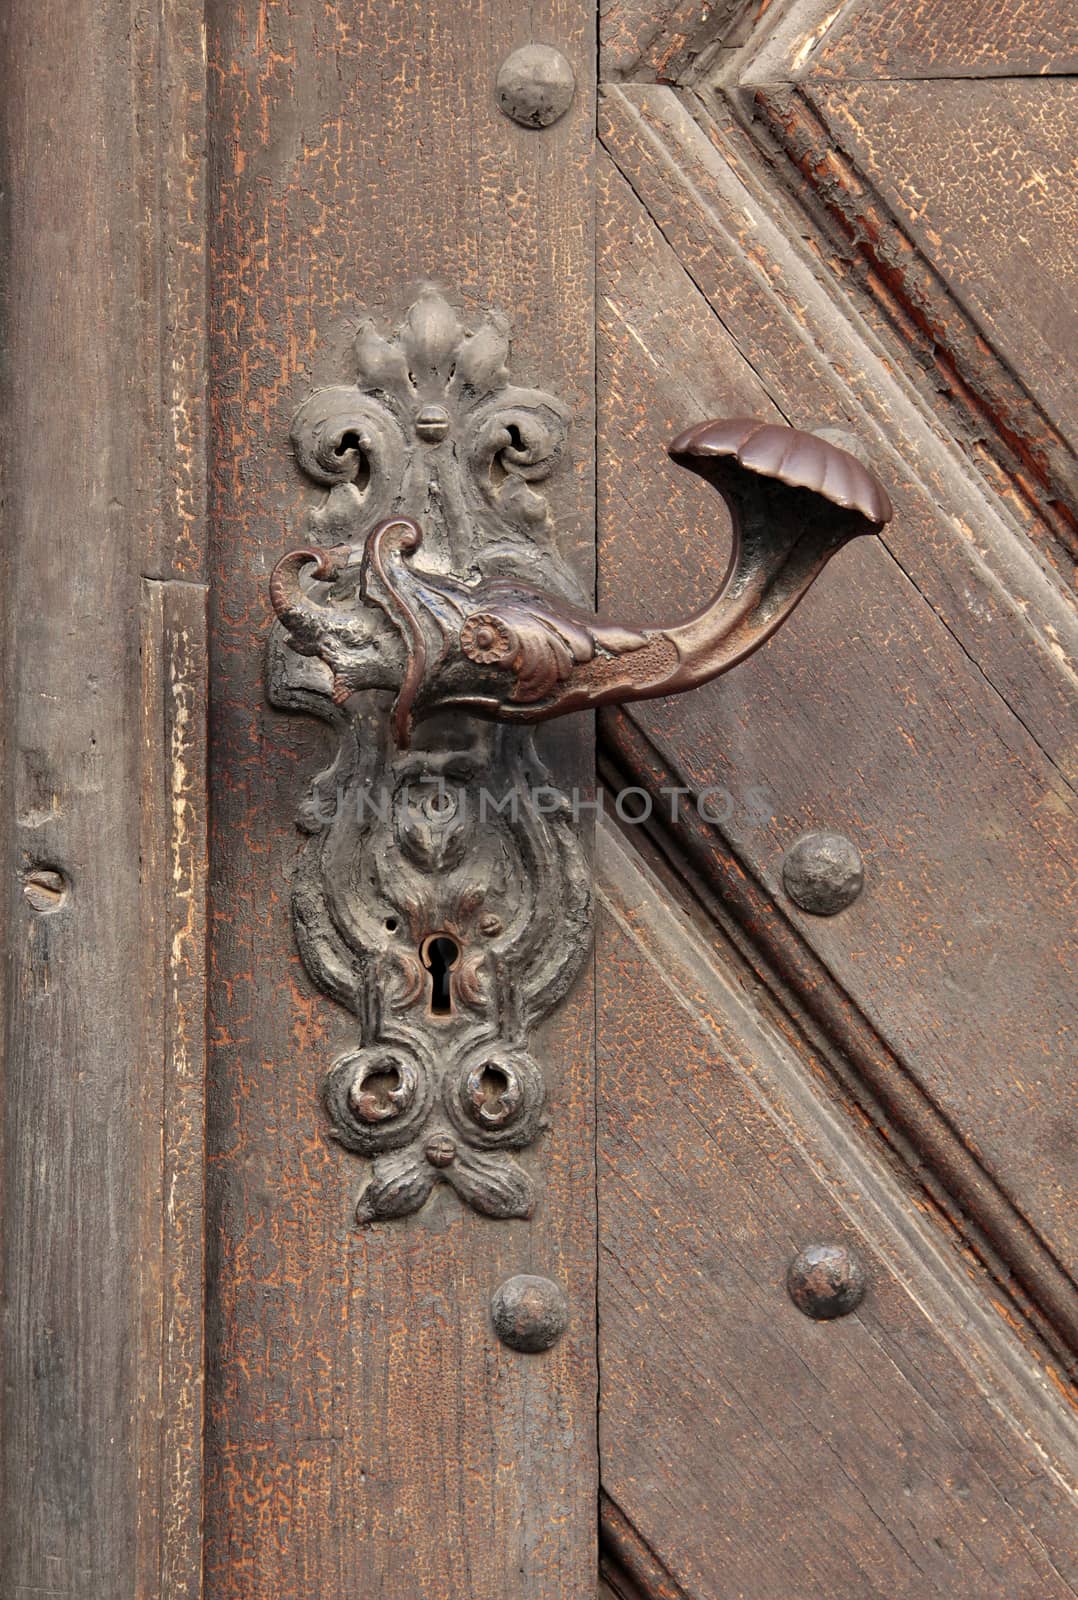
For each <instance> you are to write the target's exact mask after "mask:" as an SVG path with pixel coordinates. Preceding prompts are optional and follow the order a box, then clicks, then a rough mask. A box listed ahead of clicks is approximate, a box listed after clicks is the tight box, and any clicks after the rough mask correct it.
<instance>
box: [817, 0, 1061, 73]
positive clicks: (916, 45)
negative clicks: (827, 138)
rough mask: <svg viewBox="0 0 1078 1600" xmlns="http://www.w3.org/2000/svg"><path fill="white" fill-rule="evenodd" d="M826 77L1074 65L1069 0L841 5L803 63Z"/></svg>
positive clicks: (1049, 69) (900, 0) (1048, 69)
mask: <svg viewBox="0 0 1078 1600" xmlns="http://www.w3.org/2000/svg"><path fill="white" fill-rule="evenodd" d="M803 70H804V71H805V72H806V73H808V74H810V75H811V76H813V77H817V76H822V77H833V78H982V77H983V78H1012V77H1013V78H1033V77H1040V76H1046V75H1051V76H1057V75H1059V76H1062V75H1064V74H1067V73H1074V72H1076V71H1078V18H1076V17H1075V13H1074V7H1073V6H1072V5H1070V4H1069V3H1068V0H1013V3H1011V4H1008V5H1006V6H1000V7H989V8H984V9H974V8H973V7H972V6H970V5H969V3H968V0H915V3H914V4H912V5H911V4H909V0H864V3H863V4H860V5H854V6H845V7H843V9H842V13H841V15H840V16H839V17H838V18H837V19H836V20H835V23H834V25H833V26H832V27H831V28H829V29H827V31H826V32H825V33H824V35H823V37H822V38H821V39H820V42H819V44H818V45H817V47H816V49H815V50H814V51H813V52H812V54H811V55H810V56H809V58H808V60H807V61H806V63H805V67H804V69H803Z"/></svg>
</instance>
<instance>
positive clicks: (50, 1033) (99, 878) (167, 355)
mask: <svg viewBox="0 0 1078 1600" xmlns="http://www.w3.org/2000/svg"><path fill="white" fill-rule="evenodd" d="M200 9H201V8H200V7H197V6H195V5H194V4H191V5H188V4H186V3H184V0H180V3H177V4H174V5H170V6H169V7H168V8H167V14H166V13H162V14H161V15H160V16H159V15H158V14H157V13H156V12H153V13H147V12H145V11H144V10H142V11H140V10H138V9H137V8H135V7H133V6H132V7H129V6H125V5H120V6H101V5H99V4H96V3H91V0H86V3H81V0H76V3H74V4H63V5H61V4H54V3H51V0H45V3H35V4H33V5H30V4H23V3H22V0H13V3H12V4H9V5H7V6H5V7H4V8H3V14H2V16H0V35H2V43H0V59H2V66H0V108H2V109H0V116H2V119H3V134H2V136H0V145H2V149H3V165H4V173H3V181H2V190H3V196H4V198H3V208H4V217H5V229H4V243H3V251H2V274H3V322H4V360H3V377H2V411H3V426H2V428H0V452H2V456H3V461H2V478H3V485H4V513H3V516H4V526H3V555H2V558H0V559H2V561H3V577H4V581H3V609H4V619H3V629H4V634H3V641H4V643H3V647H4V667H3V741H2V744H3V759H2V763H0V765H2V771H3V779H2V784H3V840H4V856H3V860H4V867H3V882H4V894H5V901H4V904H5V914H4V932H5V961H4V964H3V969H2V970H3V973H4V982H5V989H6V992H5V994H4V996H3V1001H4V1017H5V1032H4V1065H3V1079H2V1091H0V1092H2V1107H0V1124H2V1128H3V1143H4V1152H3V1204H2V1215H3V1293H4V1303H3V1304H4V1320H3V1334H2V1339H3V1349H2V1363H3V1409H4V1417H3V1428H2V1435H3V1445H2V1453H3V1474H2V1478H3V1505H2V1518H0V1593H2V1594H3V1595H4V1596H5V1600H7V1597H11V1600H26V1597H38V1596H49V1595H58V1596H59V1595H62V1596H64V1597H65V1600H103V1597H105V1596H108V1597H109V1600H113V1597H115V1600H126V1597H135V1596H138V1597H139V1600H149V1597H150V1596H153V1597H155V1600H156V1597H164V1596H168V1597H170V1600H179V1597H181V1596H183V1597H188V1596H191V1595H194V1594H197V1592H198V1587H199V1562H198V1551H197V1527H198V1515H199V1510H198V1490H199V1484H198V1476H197V1447H198V1436H199V1433H200V1428H201V1417H200V1407H199V1403H198V1392H197V1385H198V1364H199V1363H198V1342H199V1336H200V1303H201V1279H200V1270H199V1268H200V1258H201V1241H202V1229H201V1222H200V1219H199V1216H198V1208H197V1192H198V1189H199V1188H200V1185H201V1156H200V1151H201V1129H200V1126H199V1122H198V1096H199V1094H200V1093H201V1076H202V1072H201V1060H200V1055H199V1049H200V1044H199V1041H200V1037H201V1027H202V1006H201V1000H200V996H199V989H200V960H201V957H200V933H199V907H198V895H199V892H200V891H199V885H200V884H201V883H202V881H203V878H204V860H203V859H202V852H201V848H200V829H201V828H202V827H204V804H203V800H202V797H201V795H200V785H201V765H200V763H201V753H200V752H201V748H202V740H201V735H200V727H201V721H202V718H203V715H204V708H205V698H206V695H205V669H206V655H205V640H204V637H203V634H202V630H201V629H200V626H199V622H200V617H201V614H202V611H203V610H204V590H203V588H202V587H201V582H200V580H201V577H202V551H201V539H202V531H203V530H202V520H201V517H202V504H201V498H202V487H201V486H202V482H203V479H204V464H203V458H202V454H201V443H202V441H201V432H200V409H199V395H200V385H201V381H202V370H203V364H204V346H203V344H202V327H201V305H202V294H203V291H204V280H203V273H202V265H201V231H200V230H201V193H202V190H201V181H200V175H199V168H198V157H199V152H200V137H201V134H200V127H201V115H202V111H203V108H204V99H203V96H202V93H201V85H202V75H203V70H204V69H203V63H202V55H201V49H200V43H199V13H200ZM147 579H152V580H157V581H155V582H152V583H149V584H147V582H146V581H145V580H147ZM140 650H144V651H145V652H146V659H145V660H144V662H143V663H142V664H141V665H140V659H139V657H140ZM143 667H144V668H145V675H144V672H143ZM151 680H152V681H153V682H154V683H155V684H156V686H157V687H156V689H155V690H154V695H155V699H154V702H153V703H152V704H151V703H150V702H149V701H147V700H145V699H144V691H148V686H149V684H150V681H151ZM181 705H182V706H183V707H184V708H185V709H184V711H183V718H181V717H180V709H181ZM184 718H186V720H185V721H184V720H183V719H184ZM181 722H182V726H181ZM178 760H182V761H183V763H184V764H185V768H186V775H185V777H184V778H183V781H182V786H181V791H177V790H176V789H175V788H174V787H173V782H172V780H173V778H175V776H176V762H177V761H178ZM177 806H182V807H183V818H182V836H181V832H178V831H177V828H176V821H177V811H176V808H177ZM151 846H152V848H150V847H151ZM143 850H148V853H147V854H146V855H144V856H141V858H140V852H141V851H143ZM40 868H46V869H52V870H54V871H58V872H60V873H61V874H62V875H63V877H64V879H65V880H66V884H67V890H66V897H65V898H64V899H63V901H62V904H58V905H57V906H56V907H55V908H54V909H53V908H50V907H49V906H48V904H47V903H45V904H43V905H42V907H41V908H40V909H37V908H35V906H34V904H33V903H32V902H31V901H30V900H28V899H27V898H26V897H25V895H24V892H23V883H24V876H25V874H26V873H27V872H32V871H34V870H35V869H40ZM188 887H189V889H190V894H189V897H188V899H187V901H186V904H183V903H182V902H183V899H184V895H185V894H186V893H187V888H188ZM166 990H167V993H166ZM166 1006H167V1007H168V1008H169V1010H170V1012H171V1020H166V1018H165V1016H164V1008H165V1007H166ZM179 1011H183V1013H184V1015H185V1022H184V1024H183V1030H182V1031H183V1034H184V1037H185V1039H186V1048H187V1052H188V1053H187V1056H186V1058H185V1059H184V1060H183V1061H181V1060H180V1059H179V1056H178V1054H177V1049H176V1048H174V1040H173V1038H172V1036H171V1034H170V1033H169V1032H168V1031H167V1030H169V1029H171V1027H172V1023H173V1022H175V1020H176V1017H177V1013H178V1012H179ZM176 1037H177V1039H178V1037H179V1034H178V1033H177V1036H176ZM166 1123H167V1126H166ZM173 1180H175V1188H174V1189H173V1190H172V1192H171V1195H170V1190H169V1186H170V1184H172V1182H173ZM170 1204H171V1205H172V1206H174V1208H175V1209H169V1206H170ZM176 1562H180V1563H182V1570H180V1571H177V1568H176V1566H175V1563H176Z"/></svg>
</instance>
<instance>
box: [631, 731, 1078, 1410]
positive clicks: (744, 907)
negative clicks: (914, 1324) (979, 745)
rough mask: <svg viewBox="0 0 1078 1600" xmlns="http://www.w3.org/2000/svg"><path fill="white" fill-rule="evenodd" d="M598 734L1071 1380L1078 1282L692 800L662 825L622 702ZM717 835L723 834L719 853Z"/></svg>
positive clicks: (642, 741)
mask: <svg viewBox="0 0 1078 1600" xmlns="http://www.w3.org/2000/svg"><path fill="white" fill-rule="evenodd" d="M599 739H600V746H599V751H600V755H599V760H600V772H601V774H602V775H603V778H604V781H605V783H606V784H607V786H608V787H609V788H611V789H612V790H617V789H620V788H625V787H627V786H638V787H640V788H642V789H644V790H646V792H647V793H648V794H649V795H650V796H651V798H652V800H653V802H654V804H653V808H652V815H651V819H650V820H649V821H648V822H647V823H646V824H644V825H642V826H639V827H636V828H634V829H633V838H634V840H635V841H636V842H638V843H643V841H645V840H646V841H647V847H648V850H649V853H650V852H654V853H655V854H656V855H657V859H658V861H660V862H661V863H663V864H664V865H665V866H666V867H667V868H668V869H669V871H670V874H671V877H672V880H673V881H674V882H675V883H678V884H680V885H681V886H682V889H683V892H685V893H687V894H688V895H690V896H691V897H692V898H693V899H694V900H695V901H696V902H697V903H698V904H699V905H700V906H701V907H702V908H703V910H704V912H705V914H706V915H707V917H708V918H709V920H711V921H712V922H714V923H715V924H716V925H717V926H718V928H719V929H720V930H721V937H723V938H724V940H726V941H727V942H728V943H729V944H730V945H731V946H732V947H733V948H734V949H736V950H737V952H738V954H739V956H740V957H741V959H742V960H743V961H744V962H745V964H746V968H747V969H748V970H749V971H751V973H752V975H753V977H754V979H756V980H758V981H760V982H762V983H763V984H764V986H765V988H766V989H767V991H768V993H769V995H770V996H771V998H772V999H773V1001H774V1002H775V1003H776V1004H777V1005H778V1006H779V1007H780V1009H781V1011H782V1012H783V1014H784V1015H785V1016H786V1017H787V1018H788V1019H789V1020H790V1022H791V1023H792V1025H793V1026H794V1028H795V1029H796V1031H797V1033H798V1034H799V1035H800V1036H801V1037H802V1038H803V1039H804V1040H805V1042H806V1046H807V1047H808V1048H809V1049H810V1050H811V1051H812V1052H813V1053H814V1054H815V1056H816V1058H817V1059H818V1060H819V1062H820V1063H821V1065H822V1066H823V1067H824V1068H825V1069H826V1070H827V1072H828V1073H829V1074H830V1076H831V1078H832V1081H833V1084H834V1091H835V1094H836V1096H837V1098H838V1099H839V1100H841V1101H842V1102H843V1103H844V1104H845V1106H846V1107H847V1109H848V1111H849V1112H850V1113H851V1115H858V1114H860V1116H859V1119H860V1118H864V1119H867V1124H868V1126H869V1127H870V1128H871V1129H872V1130H873V1133H874V1139H873V1143H874V1145H875V1148H876V1150H877V1151H878V1153H879V1156H880V1158H881V1159H883V1160H884V1161H886V1162H887V1163H889V1164H891V1165H892V1167H893V1168H894V1169H895V1170H896V1171H899V1172H900V1173H901V1175H902V1179H903V1181H905V1182H909V1183H911V1184H913V1185H914V1187H915V1189H916V1190H918V1191H920V1193H921V1194H922V1195H923V1196H924V1198H925V1199H926V1201H927V1207H926V1211H927V1215H928V1216H929V1217H931V1218H932V1220H933V1223H934V1225H935V1227H936V1228H937V1229H942V1230H944V1232H945V1233H951V1234H952V1235H953V1236H954V1237H956V1238H958V1239H960V1240H961V1241H962V1242H963V1244H964V1245H965V1246H967V1247H968V1248H969V1250H970V1251H971V1253H972V1254H973V1256H974V1257H975V1258H976V1260H977V1261H978V1263H979V1264H980V1266H981V1268H982V1269H983V1270H984V1272H985V1273H986V1275H987V1277H988V1279H989V1280H990V1281H991V1282H992V1283H993V1284H994V1285H995V1287H996V1288H997V1289H998V1290H999V1292H1000V1293H1001V1294H1002V1295H1003V1296H1004V1297H1005V1302H1006V1307H1007V1311H1006V1315H1007V1316H1008V1317H1009V1318H1010V1319H1011V1320H1012V1322H1013V1323H1014V1325H1015V1326H1016V1327H1018V1328H1021V1329H1022V1331H1023V1336H1024V1337H1025V1338H1026V1339H1027V1340H1028V1342H1029V1346H1030V1348H1031V1349H1032V1350H1033V1351H1034V1352H1035V1353H1036V1356H1037V1359H1038V1360H1040V1361H1043V1362H1044V1363H1045V1364H1046V1366H1047V1368H1048V1370H1049V1371H1050V1372H1052V1373H1053V1374H1054V1381H1055V1382H1057V1384H1063V1385H1066V1384H1067V1383H1068V1382H1074V1381H1075V1380H1076V1378H1078V1288H1076V1286H1075V1285H1074V1283H1073V1282H1072V1280H1071V1278H1070V1277H1069V1275H1068V1274H1067V1273H1066V1272H1065V1271H1064V1270H1063V1269H1062V1268H1061V1267H1060V1265H1059V1263H1058V1262H1057V1261H1056V1259H1055V1257H1054V1255H1053V1254H1052V1252H1051V1251H1050V1250H1049V1249H1048V1248H1047V1246H1046V1245H1045V1244H1044V1242H1043V1241H1042V1240H1041V1238H1040V1236H1039V1234H1038V1233H1037V1232H1036V1231H1035V1230H1034V1229H1033V1228H1032V1227H1030V1225H1029V1223H1028V1222H1027V1221H1026V1219H1025V1218H1024V1217H1023V1216H1022V1215H1021V1213H1020V1212H1019V1211H1018V1210H1017V1208H1016V1207H1015V1205H1014V1203H1013V1202H1012V1201H1011V1199H1010V1197H1009V1196H1008V1195H1007V1194H1006V1193H1005V1192H1004V1190H1003V1189H1001V1188H1000V1186H999V1185H998V1183H997V1182H996V1181H995V1179H994V1178H993V1177H992V1175H991V1174H990V1173H989V1172H987V1171H986V1170H985V1168H984V1167H983V1166H982V1164H981V1163H980V1161H979V1160H978V1159H977V1157H976V1156H975V1155H974V1154H973V1152H972V1151H971V1150H970V1149H969V1147H968V1146H967V1145H966V1144H965V1142H964V1141H963V1140H962V1139H961V1138H960V1137H959V1136H958V1134H957V1133H956V1132H955V1131H954V1130H953V1129H952V1127H951V1125H950V1123H949V1122H948V1120H947V1119H946V1118H945V1117H944V1116H943V1115H942V1114H941V1113H940V1112H939V1111H938V1110H937V1108H936V1107H935V1105H934V1104H933V1103H932V1101H931V1100H930V1099H929V1098H928V1096H927V1095H926V1094H925V1093H924V1091H923V1090H922V1089H921V1088H920V1086H919V1085H918V1084H917V1083H916V1082H915V1081H914V1079H913V1078H911V1077H910V1076H909V1074H908V1073H907V1072H906V1071H905V1070H904V1069H903V1067H902V1064H901V1063H900V1062H899V1061H898V1060H897V1058H896V1057H895V1056H894V1055H893V1053H892V1052H891V1051H890V1049H889V1048H888V1047H887V1045H886V1044H885V1043H884V1041H883V1040H882V1039H881V1038H880V1036H879V1034H878V1033H877V1032H876V1030H875V1028H874V1027H873V1025H872V1023H871V1022H870V1020H869V1019H868V1018H867V1017H866V1016H865V1015H864V1013H863V1012H862V1011H861V1010H860V1008H859V1007H858V1006H857V1005H856V1003H855V1002H854V1001H853V1000H852V999H851V998H850V997H849V996H848V995H847V994H846V993H845V992H839V991H837V990H836V988H835V983H834V979H833V976H832V975H831V973H830V972H829V971H827V970H826V969H825V968H824V966H823V965H822V963H820V962H819V961H818V959H817V958H816V956H815V955H814V953H813V951H812V950H811V949H810V947H809V946H808V945H806V944H805V942H804V940H803V939H802V937H801V935H800V934H799V933H798V932H797V931H796V929H794V927H793V926H792V924H790V922H789V921H788V919H787V918H786V917H785V916H783V915H782V913H781V911H780V910H779V909H778V908H776V906H775V905H774V903H773V900H772V898H771V896H770V895H769V894H768V892H767V890H766V888H765V887H764V886H763V885H762V884H761V883H759V882H758V881H757V879H756V876H755V874H754V872H753V869H752V866H751V863H749V862H747V861H745V860H743V859H742V858H741V856H740V855H739V854H738V852H737V849H736V845H735V844H734V843H733V841H732V840H731V839H729V838H727V837H726V836H725V835H724V833H723V829H722V826H721V824H714V825H712V824H707V823H704V822H703V821H702V820H701V819H700V818H699V817H698V816H697V815H696V814H695V812H693V810H692V808H691V807H686V808H684V809H683V811H682V816H681V820H680V823H679V825H678V827H677V828H673V827H670V826H665V825H663V823H662V822H661V821H660V820H659V819H660V818H661V817H662V816H663V815H664V813H663V810H662V798H661V797H662V789H663V785H664V784H667V785H668V784H669V783H670V781H671V774H670V772H669V769H668V767H667V766H666V764H665V762H664V761H663V758H662V757H661V756H660V755H659V754H658V752H657V751H655V750H654V748H653V746H652V745H651V743H650V741H649V740H648V738H647V735H646V734H645V733H644V732H643V730H642V729H641V728H640V726H639V724H638V723H637V722H635V721H634V720H633V718H632V715H631V713H630V712H628V711H625V710H620V709H616V708H615V709H611V710H609V711H604V712H603V713H601V715H600V719H599ZM716 833H718V834H720V835H722V843H721V848H720V849H718V850H716V848H715V836H716ZM750 928H751V929H752V930H753V931H752V933H751V934H750V933H749V932H748V931H747V930H748V929H750ZM1057 1367H1058V1369H1059V1371H1058V1372H1056V1370H1055V1369H1056V1368H1057Z"/></svg>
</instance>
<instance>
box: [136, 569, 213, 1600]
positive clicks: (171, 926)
mask: <svg viewBox="0 0 1078 1600" xmlns="http://www.w3.org/2000/svg"><path fill="white" fill-rule="evenodd" d="M141 621H142V630H141V640H140V656H141V663H142V771H141V775H140V783H139V794H140V796H141V802H142V805H141V814H142V822H141V830H140V839H139V855H140V862H141V872H142V880H143V883H144V885H145V886H146V891H147V892H145V893H144V895H143V898H142V905H141V924H140V931H141V941H142V968H141V978H142V984H141V993H142V1003H141V1013H142V1024H143V1035H142V1051H141V1057H142V1062H143V1065H144V1070H143V1071H142V1073H141V1074H140V1079H139V1096H140V1099H139V1104H138V1108H137V1126H138V1130H139V1133H140V1135H141V1140H142V1149H141V1151H140V1162H139V1169H140V1170H139V1173H138V1182H137V1185H136V1193H137V1199H136V1201H135V1210H136V1213H137V1216H138V1219H139V1222H140V1225H141V1236H140V1239H139V1243H138V1249H137V1252H136V1257H135V1262H136V1268H137V1273H138V1281H139V1291H138V1300H139V1304H140V1306H141V1313H142V1330H141V1339H140V1348H139V1379H138V1386H139V1403H138V1412H137V1419H136V1420H137V1425H138V1431H139V1470H138V1475H139V1488H140V1499H139V1518H138V1551H137V1580H136V1590H135V1592H136V1593H137V1595H138V1596H139V1597H140V1600H142V1597H144V1596H145V1597H150V1596H154V1597H157V1596H160V1600H197V1597H198V1596H200V1595H201V1593H202V1423H203V1301H204V1293H205V1281H204V1272H203V1257H204V1248H203V1246H204V1229H205V1204H204V1190H205V1100H206V1090H205V1074H206V829H207V796H206V710H207V704H208V700H209V694H208V690H209V659H208V652H207V629H206V590H205V588H204V586H203V585H201V584H192V583H187V582H183V581H172V582H169V583H160V582H157V581H155V580H152V579H151V580H146V581H145V582H144V583H143V586H142V606H141Z"/></svg>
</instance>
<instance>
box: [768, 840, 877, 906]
mask: <svg viewBox="0 0 1078 1600" xmlns="http://www.w3.org/2000/svg"><path fill="white" fill-rule="evenodd" d="M864 883H865V868H864V862H863V861H862V860H861V852H860V851H859V850H858V848H857V846H856V845H855V844H854V843H853V840H852V839H847V838H846V837H845V836H844V835H843V834H841V833H823V832H813V833H806V834H803V835H802V837H801V838H800V839H798V841H797V843H796V844H794V845H791V847H790V849H789V850H788V851H787V852H786V856H785V858H784V860H783V863H782V884H783V888H784V889H785V890H786V893H787V894H788V895H789V897H790V899H791V900H792V901H793V902H794V904H795V905H797V906H800V908H801V910H802V911H809V912H811V913H812V915H813V916H815V917H833V916H836V915H837V913H838V912H840V911H845V909H846V907H847V906H850V905H852V904H853V902H854V901H855V900H856V899H857V897H858V895H859V894H860V893H861V890H862V889H863V888H864Z"/></svg>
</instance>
